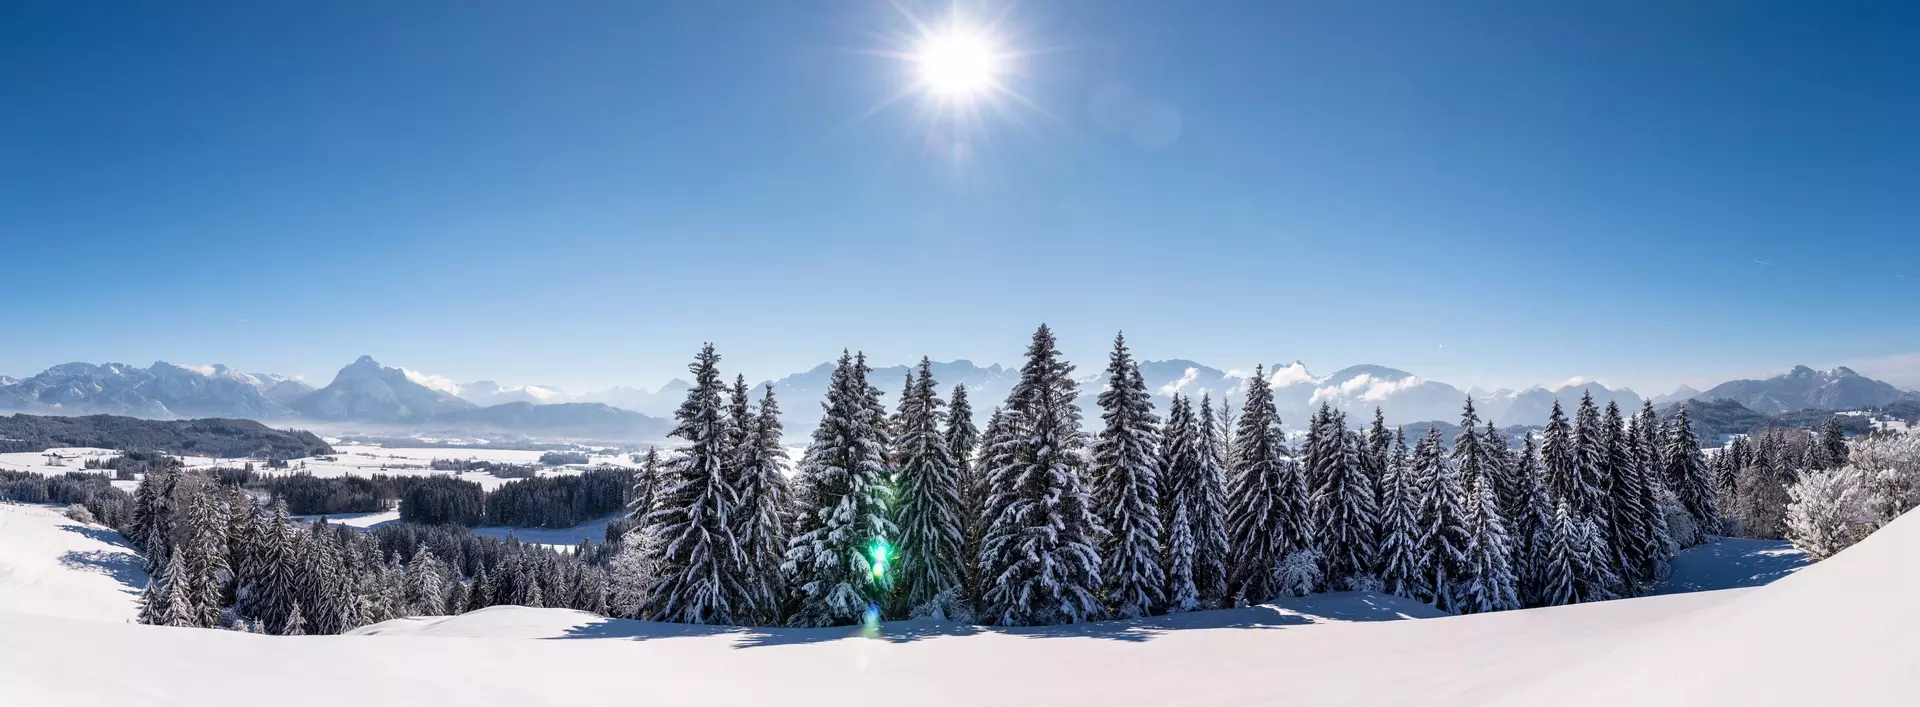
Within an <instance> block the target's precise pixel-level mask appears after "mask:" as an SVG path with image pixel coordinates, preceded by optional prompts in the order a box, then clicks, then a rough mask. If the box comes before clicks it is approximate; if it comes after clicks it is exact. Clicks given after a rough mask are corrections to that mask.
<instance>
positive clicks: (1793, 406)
mask: <svg viewBox="0 0 1920 707" xmlns="http://www.w3.org/2000/svg"><path fill="white" fill-rule="evenodd" d="M1694 397H1695V398H1698V399H1701V400H1717V399H1727V400H1734V401H1737V402H1739V403H1740V404H1741V405H1745V406H1747V408H1749V409H1751V410H1753V411H1754V412H1759V413H1764V414H1773V413H1781V412H1793V411H1796V410H1808V409H1811V410H1858V409H1861V408H1868V407H1877V406H1881V405H1886V404H1887V403H1891V402H1893V401H1896V400H1911V399H1920V393H1912V392H1909V391H1903V390H1900V389H1899V388H1895V387H1893V385H1891V384H1889V383H1885V382H1881V381H1877V380H1874V379H1872V378H1868V377H1866V376H1862V375H1860V374H1858V373H1855V372H1853V369H1851V368H1847V367H1845V366H1841V367H1838V368H1833V369H1828V370H1825V371H1816V370H1813V369H1812V368H1808V367H1806V366H1794V367H1793V369H1792V370H1790V371H1787V372H1786V373H1783V374H1780V375H1777V376H1774V377H1772V378H1768V379H1766V380H1752V379H1744V380H1734V381H1727V382H1725V383H1721V384H1720V385H1716V386H1714V387H1712V388H1709V389H1708V390H1707V391H1706V392H1704V393H1700V394H1699V395H1696V396H1694Z"/></svg>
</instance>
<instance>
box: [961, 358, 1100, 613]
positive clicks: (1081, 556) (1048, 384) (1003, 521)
mask: <svg viewBox="0 0 1920 707" xmlns="http://www.w3.org/2000/svg"><path fill="white" fill-rule="evenodd" d="M1072 374H1073V366H1072V365H1071V364H1069V363H1067V362H1066V361H1065V360H1064V359H1062V358H1061V355H1060V351H1059V349H1058V346H1057V344H1056V342H1055V340H1054V336H1053V331H1052V330H1051V329H1048V328H1047V327H1046V326H1045V325H1041V327H1040V328H1039V330H1037V331H1035V332H1034V334H1033V343H1032V344H1031V345H1030V346H1029V347H1028V349H1027V361H1026V363H1025V364H1024V365H1022V366H1021V369H1020V380H1019V382H1018V383H1016V384H1015V385H1014V388H1013V390H1012V392H1011V393H1010V394H1009V395H1008V396H1007V404H1006V407H1005V409H1004V410H1003V414H1005V416H1006V418H1007V419H1006V425H1007V426H1008V427H1009V428H1010V429H1012V430H1014V431H1016V432H1015V434H1014V435H1013V437H1014V439H1013V440H1012V442H1011V444H1010V445H1009V446H1010V449H1008V450H1007V451H1006V453H1005V455H1004V456H1005V460H1004V462H1003V463H1004V464H1005V465H1004V466H1002V467H999V468H995V469H993V470H992V472H991V473H990V478H989V480H988V492H989V500H988V502H987V507H988V508H989V509H990V510H991V512H992V513H993V514H994V515H993V516H992V517H991V518H990V519H989V522H988V525H987V529H986V533H985V535H984V537H983V538H982V540H981V543H980V555H981V556H980V571H981V576H982V578H983V581H984V583H985V585H986V586H985V590H984V592H983V594H984V596H983V600H984V604H985V606H984V607H983V608H984V609H985V610H984V611H983V612H982V613H983V615H984V618H985V619H986V620H987V621H988V622H989V623H993V624H997V625H1003V626H1023V625H1048V624H1063V623H1078V622H1081V621H1087V620H1090V619H1095V618H1099V617H1100V616H1101V601H1100V594H1099V592H1100V587H1101V581H1100V549H1099V543H1100V541H1101V536H1102V535H1103V534H1104V529H1103V528H1102V527H1101V525H1100V519H1099V517H1098V516H1096V515H1095V514H1094V513H1093V508H1092V503H1091V501H1090V500H1089V498H1088V493H1087V489H1086V484H1085V482H1084V481H1083V480H1082V479H1081V475H1082V474H1083V473H1085V470H1084V467H1085V465H1086V461H1085V459H1083V458H1082V456H1081V455H1082V448H1083V447H1084V443H1083V442H1082V440H1081V432H1080V409H1079V407H1078V406H1077V405H1075V404H1074V393H1075V389H1076V387H1077V386H1076V385H1075V383H1074V380H1073V377H1072Z"/></svg>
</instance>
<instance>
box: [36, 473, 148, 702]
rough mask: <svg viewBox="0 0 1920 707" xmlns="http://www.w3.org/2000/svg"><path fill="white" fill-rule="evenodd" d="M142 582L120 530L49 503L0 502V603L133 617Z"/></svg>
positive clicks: (56, 612) (58, 612) (82, 615)
mask: <svg viewBox="0 0 1920 707" xmlns="http://www.w3.org/2000/svg"><path fill="white" fill-rule="evenodd" d="M146 583H147V572H146V570H145V569H144V568H143V567H142V561H141V559H140V555H138V554H136V553H135V552H134V551H133V549H132V548H130V547H128V546H127V541H126V539H124V538H121V537H120V534H119V533H118V532H115V531H113V530H111V529H109V528H106V527H105V526H99V525H87V524H83V523H79V522H75V521H73V520H69V519H68V518H67V517H65V516H63V515H61V514H60V511H59V510H57V509H54V508H50V507H45V506H23V505H18V504H12V503H0V611H13V612H22V613H30V614H41V615H46V616H59V617H65V618H74V619H91V620H97V621H111V622H116V623H117V622H125V621H131V620H133V618H134V616H135V615H136V614H137V613H139V604H138V600H139V598H140V589H141V588H142V587H144V586H146ZM5 691H6V687H4V686H0V695H3V694H5ZM0 702H4V703H5V704H29V703H27V702H16V701H10V700H0Z"/></svg>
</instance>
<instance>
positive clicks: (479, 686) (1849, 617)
mask: <svg viewBox="0 0 1920 707" xmlns="http://www.w3.org/2000/svg"><path fill="white" fill-rule="evenodd" d="M1916 552H1920V517H1906V518H1902V519H1900V520H1897V521H1895V522H1894V523H1893V524H1891V525H1890V526H1888V527H1887V528H1885V529H1883V530H1882V531H1881V532H1879V533H1878V534H1876V535H1875V536H1873V537H1871V538H1868V539H1867V540H1865V541H1864V542H1862V543H1860V544H1859V545H1857V546H1855V547H1853V548H1851V549H1849V550H1846V551H1845V552H1842V553H1841V554H1840V555H1838V556H1836V557H1835V558H1833V559H1830V560H1828V561H1826V562H1823V563H1820V564H1818V565H1814V566H1812V567H1808V568H1806V569H1803V570H1800V571H1799V572H1797V573H1793V574H1791V575H1789V576H1787V577H1785V578H1784V579H1780V580H1779V581H1777V582H1775V583H1773V584H1771V585H1768V586H1765V587H1759V588H1754V589H1737V590H1728V591H1719V592H1700V593H1693V594H1681V595H1672V596H1656V597H1647V598H1641V599H1629V600H1622V601H1610V602H1599V603H1594V604H1582V605H1576V606H1568V607H1558V608H1551V609H1534V610H1526V611H1512V612H1504V613H1496V614H1485V615H1476V616H1465V617H1445V618H1436V619H1428V620H1418V621H1370V620H1367V619H1376V618H1394V617H1398V616H1399V615H1400V614H1402V613H1407V612H1410V611H1414V610H1416V609H1417V607H1405V606H1404V605H1402V604H1401V603H1400V600H1397V599H1394V598H1391V597H1379V596H1375V595H1365V594H1334V595H1321V596H1317V597H1310V598H1308V599H1307V600H1305V601H1307V602H1312V604H1311V605H1306V606H1302V605H1298V604H1283V605H1282V606H1281V607H1271V606H1269V607H1255V608H1251V609H1241V610H1233V611H1222V612H1202V613H1197V614H1190V615H1184V616H1178V617H1162V618H1156V619H1147V620H1141V621H1129V622H1111V623H1099V624H1088V625H1081V626H1064V627H1047V628H1033V629H1006V630H1002V629H984V628H975V627H967V626H956V625H952V624H940V623H934V622H926V621H921V622H903V623H895V624H887V625H883V626H880V627H877V628H876V629H872V630H860V629H847V628H839V629H753V630H748V629H733V628H724V627H702V626H687V625H669V624H654V623H648V622H638V621H625V620H616V619H603V618H600V617H596V616H592V615H589V614H583V613H580V612H574V611H567V610H559V609H527V608H521V607H495V608H491V609H486V610H482V611H479V612H474V613H471V614H466V615H462V616H459V617H452V618H437V619H405V620H400V621H395V622H388V623H384V624H378V625H375V626H371V627H366V628H364V629H361V630H360V631H359V632H358V634H359V635H347V636H329V637H299V638H286V637H270V636H260V635H251V634H240V633H234V632H228V631H211V630H201V629H173V628H160V627H150V626H139V625H126V624H114V623H106V622H96V621H83V620H75V619H70V618H68V619H62V618H54V617H44V616H33V615H27V614H22V613H18V612H17V609H13V608H0V635H6V636H8V637H9V639H10V640H7V641H4V642H0V697H5V698H9V701H10V702H11V703H18V704H56V703H57V704H62V705H75V706H88V705H102V706H107V705H112V706H115V707H117V706H118V705H123V704H128V703H129V701H130V700H131V701H134V702H138V703H141V704H160V705H165V704H178V705H189V704H191V705H196V706H201V707H222V706H226V705H232V706H234V707H251V706H252V705H255V704H258V703H259V702H260V701H261V700H262V699H263V696H267V695H270V696H271V700H272V701H273V702H274V703H275V704H285V705H315V706H320V705H328V706H331V705H338V704H353V705H356V707H378V706H381V705H412V704H419V703H420V702H422V701H434V702H451V703H457V704H463V705H503V706H504V705H516V706H540V705H554V706H558V707H577V706H578V705H585V704H604V703H606V702H608V700H609V696H610V695H614V694H620V695H625V694H633V695H636V696H638V695H644V696H645V698H646V699H647V700H648V701H649V702H650V703H653V704H668V705H695V704H698V705H736V704H738V705H745V704H781V705H800V706H805V705H823V706H824V705H836V706H838V705H863V704H875V705H880V704H887V705H898V704H910V705H954V706H956V707H958V706H962V705H966V706H975V705H985V704H1052V705H1082V704H1086V705H1096V704H1097V705H1134V704H1138V705H1159V704H1209V705H1214V704H1218V705H1268V704H1313V705H1385V704H1421V705H1442V706H1445V705H1513V706H1519V705H1529V706H1531V705H1542V704H1556V705H1620V704H1636V705H1708V704H1739V705H1748V706H1754V707H1768V706H1772V705H1779V706H1782V707H1784V706H1787V705H1806V704H1897V703H1901V702H1902V701H1903V699H1904V697H1903V696H1906V695H1911V694H1913V693H1914V691H1915V690H1916V689H1920V673H1916V672H1915V670H1914V669H1915V668H1916V667H1920V657H1916V656H1915V654H1914V653H1913V652H1912V651H1909V650H1906V649H1905V648H1904V647H1903V646H1904V644H1905V637H1907V636H1911V635H1913V634H1914V633H1915V632H1916V631H1920V604H1916V603H1914V602H1913V601H1912V600H1911V597H1909V596H1907V594H1908V593H1909V589H1910V587H1912V586H1913V584H1914V582H1915V580H1916V579H1920V569H1916V568H1915V567H1914V565H1913V564H1912V563H1910V562H1907V561H1906V559H1907V558H1909V557H1911V556H1912V555H1913V554H1914V553H1916ZM1413 615H1418V614H1413ZM77 655H85V656H87V660H75V659H73V657H74V656H77ZM503 656H511V669H510V670H508V669H501V668H502V667H503V666H502V663H501V662H500V660H501V658H502V657H503ZM101 665H110V666H114V668H113V669H112V670H101V669H99V666H101ZM288 665H299V666H302V667H303V669H307V670H315V671H324V672H325V673H326V674H333V675H351V676H352V679H351V680H339V681H319V682H311V683H303V684H302V685H301V686H300V687H299V689H296V690H290V689H287V687H286V683H285V682H284V679H283V675H284V669H285V666H288ZM215 666H218V668H219V669H220V671H221V679H219V680H208V679H206V677H205V672H206V670H209V669H213V668H214V667H215ZM529 675H574V676H582V675H584V676H606V675H618V676H621V680H619V681H616V682H609V681H608V680H604V679H558V680H539V681H534V680H529V679H528V678H527V676H529ZM742 675H751V676H754V679H751V680H741V679H739V676H742ZM982 676H985V677H982ZM627 685H632V686H635V687H633V688H632V690H634V692H631V693H629V692H627V691H626V690H628V688H627V687H625V686H627Z"/></svg>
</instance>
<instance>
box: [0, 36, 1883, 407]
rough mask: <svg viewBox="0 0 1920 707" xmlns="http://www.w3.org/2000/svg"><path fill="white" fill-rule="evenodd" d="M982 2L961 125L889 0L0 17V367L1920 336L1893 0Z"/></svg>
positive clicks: (1682, 362) (1666, 381)
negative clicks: (1002, 50) (940, 98)
mask: <svg viewBox="0 0 1920 707" xmlns="http://www.w3.org/2000/svg"><path fill="white" fill-rule="evenodd" d="M905 7H906V8H907V9H908V10H910V11H912V12H914V13H917V14H918V15H919V16H921V17H923V18H926V19H929V20H932V19H935V18H940V17H943V16H944V15H945V14H946V8H947V7H948V5H947V4H946V3H939V2H932V3H926V2H912V1H906V2H905ZM961 7H962V8H963V10H965V11H967V12H968V13H969V14H970V15H973V16H981V17H1001V18H1003V19H1002V22H1001V27H1000V31H999V34H1000V36H1001V37H1002V39H1003V43H1004V44H1005V45H1007V46H1010V47H1013V48H1016V49H1019V50H1023V51H1030V52H1031V53H1028V54H1025V55H1023V56H1022V57H1021V58H1020V59H1019V60H1018V61H1017V62H1015V66H1014V67H1013V68H1014V69H1016V71H1015V72H1014V73H1012V74H1010V75H1008V76H1006V77H1004V81H1005V82H1006V84H1007V85H1008V86H1009V87H1010V88H1011V89H1013V90H1015V91H1017V92H1018V93H1019V94H1020V95H1021V96H1023V97H1024V98H1025V99H1026V102H1024V103H1023V102H1018V101H1007V102H1004V105H1003V107H1004V109H999V110H989V111H986V112H985V113H984V114H983V115H982V117H981V119H980V120H979V121H978V122H977V123H972V124H970V127H969V128H968V129H965V130H958V131H956V130H952V129H949V128H947V127H944V126H946V125H947V124H948V123H949V122H950V121H944V120H938V119H935V120H929V119H928V117H927V114H926V113H925V112H924V111H923V110H921V109H920V108H919V105H918V104H917V102H916V99H915V98H914V97H909V98H908V99H907V100H904V101H901V102H897V103H894V104H891V105H888V106H885V107H881V108H880V109H879V110H875V108H876V107H877V106H879V105H880V104H881V103H882V102H883V101H884V99H885V98H886V97H887V96H889V95H891V94H894V93H897V92H898V91H900V90H901V89H902V87H903V86H905V85H906V84H907V83H908V82H909V80H910V76H909V72H908V70H907V69H906V68H905V64H903V63H902V62H900V61H898V60H895V59H890V58H886V57H883V56H877V54H878V53H883V52H886V51H893V50H899V49H903V48H904V47H902V46H901V44H900V42H899V39H898V38H899V37H901V36H903V35H904V34H906V33H907V32H909V31H910V28H911V27H910V25H909V24H908V23H907V22H906V21H905V20H904V19H903V15H902V14H901V13H900V12H899V11H897V10H896V9H895V8H894V7H892V6H891V5H889V4H888V3H886V2H880V1H869V0H860V1H857V2H787V1H784V0H766V1H764V2H745V1H734V2H702V3H696V2H587V3H573V2H539V3H535V2H518V1H514V2H465V1H461V2H417V1H408V2H384V1H382V2H360V1H349V2H325V3H274V2H265V3H263V2H231V3H194V2H186V3H123V2H57V1H55V2H11V3H7V4H6V5H4V6H0V262H4V263H5V267H4V268H0V288H4V292H5V294H4V295H0V297H4V299H3V300H0V303H4V306H0V342H5V343H4V345H0V373H8V374H13V375H25V374H31V373H34V372H37V371H38V370H40V369H41V368H44V367H46V366H47V365H50V364H54V363H59V362H64V361H69V360H86V361H95V362H98V361H106V360H115V361H125V362H130V363H137V364H142V365H144V364H146V363H148V362H150V361H153V360H155V359H166V360H170V361H175V362H179V363H189V364H204V363H214V362H222V363H228V364H230V365H234V366H237V367H240V368H244V369H246V370H253V371H271V372H287V373H300V374H306V375H307V376H309V377H310V378H319V379H320V381H319V382H324V380H325V379H327V378H330V377H331V375H332V373H333V371H334V370H336V369H337V368H339V367H340V366H342V365H345V364H346V363H348V362H350V361H351V360H352V359H353V358H354V357H355V356H357V355H359V354H362V353H371V354H373V355H375V357H377V358H379V359H381V360H382V361H383V362H386V363H389V364H391V365H403V366H407V367H411V368H416V369H421V370H425V371H430V372H433V373H438V374H443V375H447V376H450V377H452V378H455V379H458V380H473V379H477V378H494V379H497V380H500V381H502V382H507V383H547V384H554V385H561V386H564V387H568V388H570V389H574V390H582V389H585V388H590V387H596V386H601V385H607V384H613V383H626V384H657V383H659V382H661V381H663V380H665V379H667V378H668V377H670V376H673V375H676V374H677V373H679V372H680V371H681V370H682V368H683V367H684V365H685V362H686V361H687V360H688V359H689V358H690V355H691V354H692V353H693V352H694V351H695V349H696V348H697V347H698V346H699V345H700V343H701V342H702V341H707V340H711V341H714V342H716V343H717V344H718V345H719V346H720V350H721V353H722V355H723V356H724V357H725V363H726V367H727V368H728V369H729V370H730V371H731V370H739V371H743V372H745V373H747V374H748V375H749V377H754V378H762V377H771V376H776V375H780V374H783V373H786V372H789V371H794V370H800V369H804V368H807V367H810V366H812V365H814V364H816V363H818V362H821V361H825V360H828V359H830V358H831V357H832V356H834V355H835V354H836V353H837V352H838V351H839V349H840V348H841V347H853V348H862V349H865V350H866V351H867V352H869V354H871V355H872V356H873V357H874V358H875V359H877V360H879V361H881V362H883V363H894V362H905V361H908V360H911V359H914V358H917V357H918V356H920V355H921V354H922V353H927V354H931V355H933V356H934V357H936V358H939V359H950V358H972V359H974V360H976V361H1001V362H1006V363H1013V362H1015V361H1016V359H1017V358H1018V355H1019V353H1020V351H1021V349H1022V347H1023V345H1024V343H1025V339H1026V337H1027V336H1028V334H1029V332H1030V331H1031V330H1032V328H1033V326H1034V325H1035V324H1036V323H1038V322H1040V321H1043V320H1044V321H1047V322H1050V323H1052V324H1054V325H1055V327H1056V328H1057V329H1058V330H1059V331H1060V332H1061V333H1062V337H1063V345H1064V347H1065V349H1066V351H1067V353H1068V354H1069V355H1070V356H1071V357H1072V358H1074V359H1075V360H1076V361H1077V362H1078V363H1080V365H1081V366H1082V367H1083V368H1085V367H1097V366H1100V365H1102V363H1103V357H1104V349H1105V347H1106V345H1107V342H1108V340H1109V339H1110V337H1111V336H1112V334H1113V332H1114V331H1115V330H1117V329H1122V328H1124V329H1126V330H1127V332H1128V334H1129V338H1130V339H1131V340H1132V341H1133V342H1134V344H1135V347H1136V350H1137V351H1138V352H1139V353H1140V354H1141V355H1143V356H1146V357H1148V358H1172V357H1183V358H1193V359H1197V360H1200V361H1203V362H1206V363H1210V364H1213V365H1217V366H1221V367H1241V366H1250V365H1251V364H1253V363H1255V362H1272V361H1279V360H1292V359H1302V360H1305V361H1306V362H1307V364H1308V365H1309V366H1310V367H1312V368H1313V369H1315V370H1316V371H1318V372H1321V373H1325V372H1330V371H1331V370H1333V369H1335V368H1339V367H1341V366H1345V365H1349V364H1355V363H1363V362H1364V363H1379V364H1384V365H1390V366H1394V367H1398V368H1403V369H1407V370H1410V371H1414V372H1415V373H1418V374H1421V375H1424V376H1426V377H1429V378H1434V379H1439V380H1446V381H1449V382H1453V383H1456V384H1460V385H1462V386H1465V385H1470V384H1480V385H1487V386H1489V387H1491V386H1496V385H1522V384H1529V383H1534V382H1539V381H1548V380H1558V379H1562V378H1566V377H1568V376H1572V375H1586V376H1589V377H1593V376H1597V377H1600V378H1601V379H1603V380H1608V381H1610V382H1613V381H1617V382H1623V383H1629V384H1634V385H1636V386H1638V387H1642V388H1656V389H1658V388H1666V387H1671V385H1672V384H1673V383H1675V382H1677V381H1679V380H1682V379H1698V378H1703V377H1705V378H1712V377H1715V376H1720V375H1723V374H1729V373H1747V372H1757V371H1759V370H1764V369H1768V368H1784V367H1786V366H1788V365H1791V364H1793V363H1801V362H1804V363H1809V364H1819V363H1827V362H1837V361H1843V360H1848V359H1854V358H1860V357H1880V356H1890V355H1895V354H1904V353H1909V352H1915V351H1920V326H1916V325H1920V307H1916V306H1915V302H1916V297H1920V229H1917V228H1916V225H1915V224H1916V223H1917V222H1920V220H1917V219H1916V216H1920V167H1916V165H1920V6H1916V5H1915V4H1913V3H1899V2H1884V3H1856V2H1832V3H1815V2H1797V1H1796V2H1767V1H1750V0H1725V1H1719V2H1653V1H1640V0H1629V1H1626V2H1619V1H1606V2H1591V3H1587V2H1550V3H1533V2H1497V3H1477V2H1438V3H1415V2H1394V3H1386V2H1313V3H1293V2H1280V1H1278V0H1274V1H1266V2H1245V3H1230V2H1199V3H1174V2H1122V1H1119V0H1085V1H1080V2H1057V3H1056V2H1040V1H1038V0H1032V1H1029V2H1022V3H1017V4H1012V5H1008V4H1005V3H993V4H988V5H981V4H977V3H962V4H961ZM955 144H962V145H963V147H960V148H957V149H956V148H955V147H954V145H955ZM1647 392H1655V391H1651V390H1650V391H1647Z"/></svg>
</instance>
